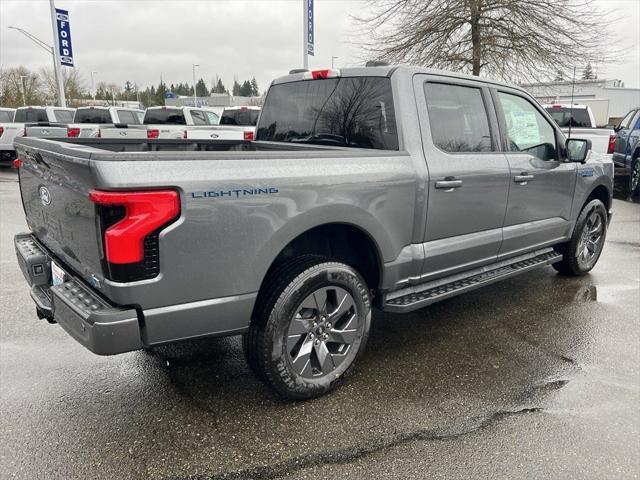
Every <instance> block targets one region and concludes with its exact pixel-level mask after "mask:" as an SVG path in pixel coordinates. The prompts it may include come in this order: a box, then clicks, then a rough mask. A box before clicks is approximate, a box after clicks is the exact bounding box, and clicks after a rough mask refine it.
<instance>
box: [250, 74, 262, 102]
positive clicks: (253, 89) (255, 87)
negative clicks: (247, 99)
mask: <svg viewBox="0 0 640 480" xmlns="http://www.w3.org/2000/svg"><path fill="white" fill-rule="evenodd" d="M258 95H260V90H259V89H258V82H257V80H256V77H252V78H251V96H252V97H257V96H258Z"/></svg>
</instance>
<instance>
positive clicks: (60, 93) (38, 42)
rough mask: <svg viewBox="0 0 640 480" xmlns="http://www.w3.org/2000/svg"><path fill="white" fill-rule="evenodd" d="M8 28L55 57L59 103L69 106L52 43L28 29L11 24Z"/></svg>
mask: <svg viewBox="0 0 640 480" xmlns="http://www.w3.org/2000/svg"><path fill="white" fill-rule="evenodd" d="M8 28H10V29H11V30H17V31H18V32H20V33H21V34H23V35H24V36H25V37H27V38H28V39H29V40H31V41H32V42H33V43H35V44H36V45H38V46H39V47H40V48H42V49H43V50H45V51H46V52H47V53H49V55H51V57H52V58H53V74H54V76H55V80H56V84H57V87H58V100H59V103H60V106H61V107H66V106H67V102H66V100H65V98H64V88H62V79H61V78H60V76H59V75H60V74H59V72H58V63H57V62H56V54H55V51H54V50H53V47H52V46H51V45H49V44H47V43H45V42H43V41H42V40H40V39H39V38H38V37H36V36H35V35H32V34H31V33H29V32H27V31H26V30H24V29H22V28H18V27H11V26H9V27H8Z"/></svg>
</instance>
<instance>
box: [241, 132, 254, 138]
mask: <svg viewBox="0 0 640 480" xmlns="http://www.w3.org/2000/svg"><path fill="white" fill-rule="evenodd" d="M243 138H244V140H253V130H246V131H245V132H244V137H243Z"/></svg>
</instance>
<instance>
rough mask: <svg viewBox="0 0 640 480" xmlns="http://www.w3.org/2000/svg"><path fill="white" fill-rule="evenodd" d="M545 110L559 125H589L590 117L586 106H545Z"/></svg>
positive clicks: (586, 126)
mask: <svg viewBox="0 0 640 480" xmlns="http://www.w3.org/2000/svg"><path fill="white" fill-rule="evenodd" d="M546 110H547V112H549V115H551V118H553V119H554V120H555V121H556V123H557V124H558V125H559V126H560V127H568V126H569V125H571V126H572V127H585V128H589V127H591V119H590V118H589V112H587V109H586V108H574V109H571V108H564V107H547V108H546Z"/></svg>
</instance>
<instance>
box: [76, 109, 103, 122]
mask: <svg viewBox="0 0 640 480" xmlns="http://www.w3.org/2000/svg"><path fill="white" fill-rule="evenodd" d="M73 123H111V115H110V114H109V110H107V109H103V108H80V109H78V110H76V116H75V117H74V119H73Z"/></svg>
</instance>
